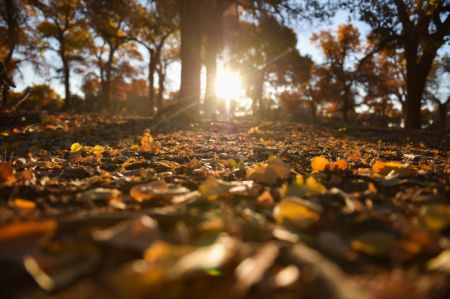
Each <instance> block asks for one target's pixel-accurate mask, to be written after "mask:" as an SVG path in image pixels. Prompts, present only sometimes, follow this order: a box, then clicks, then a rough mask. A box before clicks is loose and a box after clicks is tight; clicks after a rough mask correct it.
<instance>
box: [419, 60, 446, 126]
mask: <svg viewBox="0 0 450 299" xmlns="http://www.w3.org/2000/svg"><path fill="white" fill-rule="evenodd" d="M425 99H427V100H428V101H429V102H431V103H432V104H433V105H436V108H437V109H436V110H437V113H438V120H437V121H436V127H437V128H439V129H440V130H443V131H445V130H446V129H447V118H448V106H449V105H450V56H448V55H446V56H443V57H440V58H438V59H437V60H436V61H435V62H434V64H433V67H432V70H431V72H430V77H429V80H428V83H427V86H426V89H425Z"/></svg>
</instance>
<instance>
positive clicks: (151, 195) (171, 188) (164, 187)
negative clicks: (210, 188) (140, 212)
mask: <svg viewBox="0 0 450 299" xmlns="http://www.w3.org/2000/svg"><path fill="white" fill-rule="evenodd" d="M189 191H190V190H189V189H188V188H185V187H183V186H180V185H177V184H172V183H169V184H168V183H166V182H165V181H155V182H152V183H148V184H140V185H136V186H134V187H133V188H131V190H130V196H131V197H132V198H133V199H134V200H136V201H139V202H142V201H145V200H152V199H156V198H160V199H167V200H169V199H172V198H173V197H175V196H180V195H183V194H186V193H188V192H189Z"/></svg>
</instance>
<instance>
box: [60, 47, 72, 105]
mask: <svg viewBox="0 0 450 299" xmlns="http://www.w3.org/2000/svg"><path fill="white" fill-rule="evenodd" d="M61 60H62V64H63V72H64V92H65V100H64V106H65V107H66V108H70V107H71V106H72V103H71V92H70V65H69V62H68V61H67V59H66V56H65V55H64V50H62V53H61Z"/></svg>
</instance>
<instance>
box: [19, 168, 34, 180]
mask: <svg viewBox="0 0 450 299" xmlns="http://www.w3.org/2000/svg"><path fill="white" fill-rule="evenodd" d="M33 178H34V173H33V170H32V169H26V170H24V171H22V179H24V180H26V181H28V180H32V179H33Z"/></svg>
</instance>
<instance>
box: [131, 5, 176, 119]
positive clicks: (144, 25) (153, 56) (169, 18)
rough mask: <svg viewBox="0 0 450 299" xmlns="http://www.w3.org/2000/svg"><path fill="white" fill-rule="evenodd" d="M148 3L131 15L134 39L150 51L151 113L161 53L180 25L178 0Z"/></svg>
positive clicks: (140, 6) (153, 106)
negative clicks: (177, 7) (177, 8)
mask: <svg viewBox="0 0 450 299" xmlns="http://www.w3.org/2000/svg"><path fill="white" fill-rule="evenodd" d="M149 2H150V3H147V5H137V6H136V7H135V9H134V11H133V15H132V17H131V22H132V26H133V27H134V28H135V30H133V34H134V35H133V36H132V40H134V41H136V42H138V43H139V44H140V45H142V46H143V47H144V48H145V49H146V50H147V52H148V86H149V90H148V93H149V94H148V100H149V110H150V114H151V115H153V113H154V110H155V106H158V107H157V108H159V103H156V104H157V105H155V73H156V72H157V68H158V65H159V64H160V61H161V53H162V50H163V48H164V45H165V44H166V41H167V39H168V38H169V37H170V35H171V34H173V33H174V32H175V31H176V30H177V29H178V26H179V24H178V23H179V21H178V17H177V14H176V1H174V0H171V1H169V0H164V1H163V0H158V1H156V0H153V1H149Z"/></svg>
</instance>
